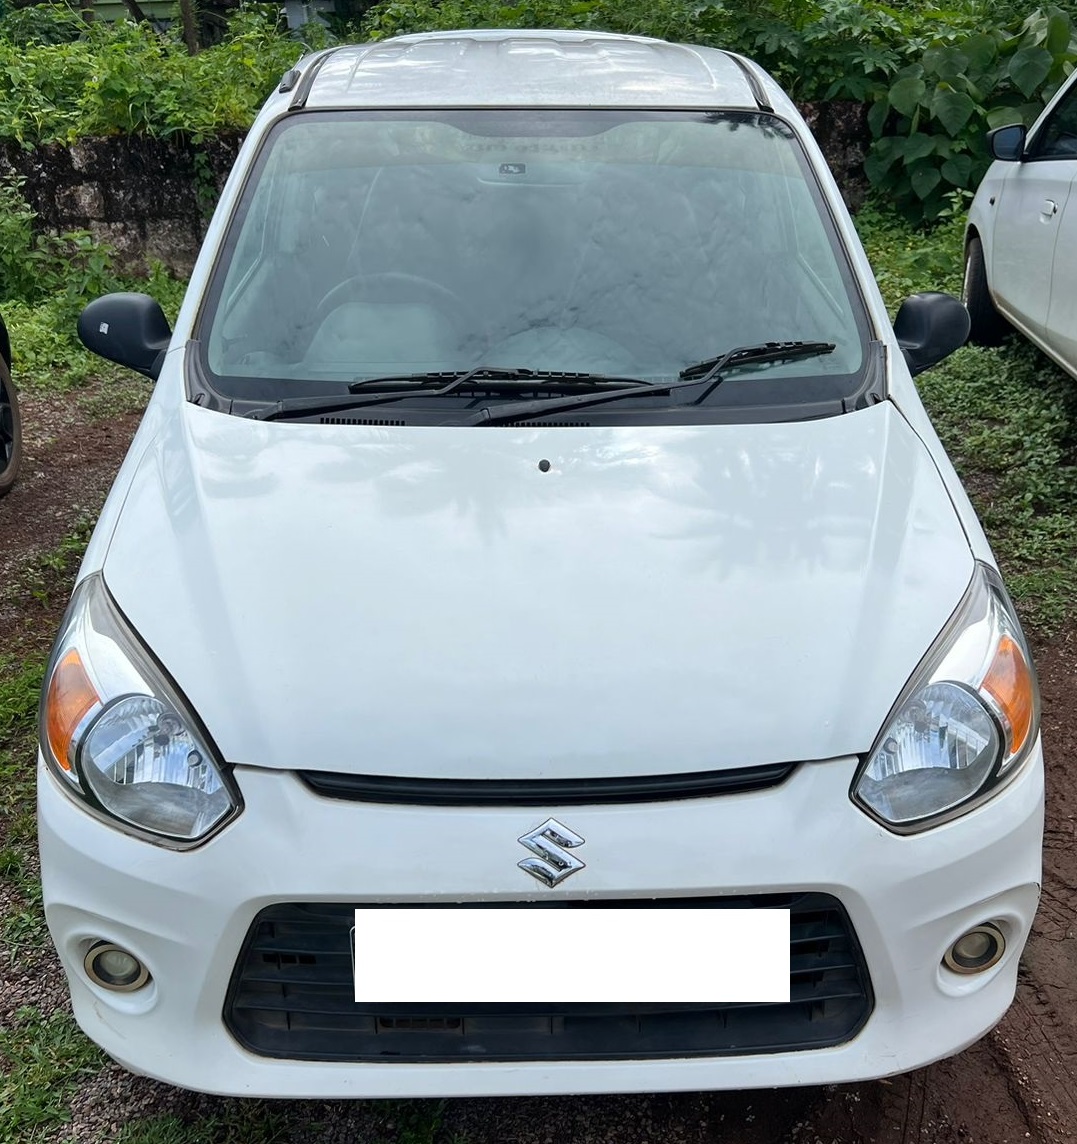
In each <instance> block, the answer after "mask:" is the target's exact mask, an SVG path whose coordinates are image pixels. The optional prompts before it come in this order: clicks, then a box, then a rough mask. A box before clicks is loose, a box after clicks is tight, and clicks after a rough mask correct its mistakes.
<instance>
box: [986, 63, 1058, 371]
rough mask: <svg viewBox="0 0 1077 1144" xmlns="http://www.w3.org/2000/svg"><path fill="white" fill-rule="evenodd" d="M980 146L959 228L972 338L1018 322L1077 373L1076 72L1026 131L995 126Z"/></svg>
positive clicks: (996, 335)
mask: <svg viewBox="0 0 1077 1144" xmlns="http://www.w3.org/2000/svg"><path fill="white" fill-rule="evenodd" d="M988 145H989V146H990V149H991V154H992V155H993V156H994V157H995V162H994V163H992V165H991V167H990V168H989V170H988V172H987V174H986V175H985V176H984V180H983V182H982V183H981V184H980V186H979V189H978V190H977V191H976V195H975V197H974V198H973V200H972V206H971V207H970V209H969V219H968V225H967V227H966V230H965V286H964V299H965V304H966V305H967V306H968V310H969V314H970V316H971V318H972V331H971V335H970V336H971V340H972V341H974V342H978V343H980V344H982V345H994V344H995V343H997V342H998V341H1000V340H1001V338H1002V337H1003V335H1004V334H1005V333H1006V332H1007V331H1008V330H1009V329H1010V327H1011V326H1013V327H1016V328H1017V329H1018V330H1020V331H1021V333H1023V334H1024V335H1025V336H1026V337H1027V338H1028V339H1029V340H1030V341H1032V342H1034V343H1035V344H1036V345H1037V346H1039V347H1040V349H1041V350H1043V352H1044V353H1046V354H1047V355H1049V356H1050V357H1052V358H1053V359H1054V360H1055V361H1056V362H1058V364H1059V365H1060V366H1062V368H1063V369H1065V370H1068V371H1069V372H1070V373H1071V374H1073V376H1074V377H1077V194H1074V193H1073V188H1074V185H1075V184H1077V72H1074V74H1073V75H1072V76H1070V78H1069V80H1068V81H1067V82H1066V83H1065V84H1064V85H1063V86H1062V88H1061V89H1060V90H1059V91H1058V93H1057V95H1056V96H1055V97H1054V99H1053V100H1051V102H1050V103H1049V104H1048V105H1047V107H1046V108H1045V110H1044V112H1043V114H1042V115H1041V116H1040V118H1039V119H1037V120H1036V122H1035V124H1034V125H1033V127H1032V129H1031V130H1030V131H1026V130H1025V128H1024V127H1023V126H1021V125H1020V124H1017V125H1015V126H1012V127H999V128H997V129H996V130H994V131H992V132H990V133H989V135H988Z"/></svg>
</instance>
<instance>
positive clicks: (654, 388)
mask: <svg viewBox="0 0 1077 1144" xmlns="http://www.w3.org/2000/svg"><path fill="white" fill-rule="evenodd" d="M834 349H835V345H834V343H833V342H760V343H759V344H758V345H754V346H737V347H736V348H735V349H731V350H727V351H726V352H725V353H724V354H722V355H720V356H719V357H714V358H707V359H706V360H705V361H701V362H696V363H695V364H694V365H690V366H686V367H685V368H684V369H683V370H681V372H680V374H678V379H677V380H676V381H667V382H655V383H652V384H635V385H631V386H624V387H622V388H620V389H611V390H607V391H606V392H605V393H583V394H578V395H576V396H574V397H565V398H562V399H558V398H549V397H547V398H538V399H536V400H532V401H513V402H510V403H509V404H507V405H499V406H497V407H496V409H495V410H494V411H493V412H491V411H490V408H489V407H488V406H487V407H484V408H483V409H480V410H479V412H478V413H476V414H474V415H473V416H471V417H469V418H467V419H466V420H465V421H464V424H465V425H500V424H504V423H505V422H506V421H508V422H512V421H521V420H527V418H529V417H542V416H545V415H546V414H548V413H561V412H563V411H564V410H570V409H579V408H584V407H589V406H592V405H601V404H603V403H605V402H607V401H619V400H620V399H621V398H623V397H637V396H639V395H640V394H641V393H645V394H648V395H650V396H654V395H657V394H661V393H673V392H675V391H676V390H680V389H692V388H697V387H698V388H700V392H699V393H698V394H695V395H693V397H692V398H691V400H689V401H682V402H679V404H682V405H698V404H699V403H700V402H701V401H703V400H704V399H705V398H706V397H707V396H708V395H709V394H710V393H711V392H712V391H713V390H715V389H716V388H717V387H718V386H719V385H721V384H722V382H723V381H725V374H724V372H723V371H724V370H726V369H729V368H730V367H731V366H739V365H750V364H751V365H754V364H757V363H760V362H775V361H791V360H793V359H795V358H802V357H819V356H821V355H822V354H829V353H833V352H834Z"/></svg>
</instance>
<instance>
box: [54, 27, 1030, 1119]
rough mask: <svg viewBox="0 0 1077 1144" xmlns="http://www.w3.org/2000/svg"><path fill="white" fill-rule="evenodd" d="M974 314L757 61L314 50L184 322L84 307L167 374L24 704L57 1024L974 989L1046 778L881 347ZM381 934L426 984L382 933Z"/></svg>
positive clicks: (257, 1062)
mask: <svg viewBox="0 0 1077 1144" xmlns="http://www.w3.org/2000/svg"><path fill="white" fill-rule="evenodd" d="M967 326H968V318H967V315H966V313H965V310H964V308H963V307H962V306H961V305H960V303H958V302H957V301H956V300H954V299H951V298H948V297H946V296H944V295H939V294H927V295H919V296H916V297H914V298H913V299H910V300H909V301H908V302H907V303H906V305H905V306H904V307H903V309H902V311H901V313H900V314H899V317H898V319H897V322H896V332H895V327H892V326H891V323H890V321H889V319H888V316H887V312H886V309H885V307H884V305H883V301H882V299H881V297H880V295H879V292H878V290H877V288H876V286H875V283H874V281H873V279H872V275H871V271H870V268H869V266H868V263H867V260H866V259H865V257H864V253H863V250H862V249H861V246H860V243H859V242H858V240H857V236H856V232H855V230H854V228H853V225H852V223H851V222H850V219H849V216H848V214H847V212H846V210H845V208H844V206H843V204H842V200H841V196H840V195H839V193H838V189H837V187H836V186H835V184H834V181H833V179H832V177H831V175H830V173H829V171H828V170H827V168H826V164H825V162H824V160H823V157H822V155H821V153H820V151H819V149H818V147H817V146H816V143H815V142H814V140H813V139H812V137H811V135H810V133H809V132H808V130H807V128H806V127H805V124H804V122H803V121H802V119H801V118H800V116H799V115H798V114H797V111H796V109H795V108H794V106H793V104H792V103H791V102H790V100H789V99H788V98H787V97H786V96H785V95H784V94H783V93H782V91H781V90H780V89H779V88H778V87H777V86H776V85H775V84H774V82H773V81H772V80H771V79H770V78H769V77H768V76H767V75H766V74H764V73H763V72H762V71H761V70H760V69H759V68H758V67H756V66H755V65H754V64H752V63H750V62H748V61H746V60H744V59H741V58H738V57H736V56H733V55H729V54H727V53H724V52H721V51H716V50H704V49H699V48H689V47H683V46H676V45H672V44H667V43H662V42H660V41H655V40H646V39H639V38H629V37H617V36H605V35H599V34H591V33H583V32H564V33H559V32H512V33H508V32H494V31H491V32H460V33H452V34H442V35H430V36H417V37H404V38H400V39H396V40H390V41H387V42H384V43H379V44H368V45H364V46H358V47H355V46H352V47H340V48H335V49H332V50H330V51H327V52H324V53H321V54H319V55H315V56H313V57H311V58H309V59H306V60H304V61H302V62H301V63H300V64H299V66H298V67H297V68H296V69H295V70H294V71H293V72H290V73H289V74H288V75H286V76H285V77H284V80H283V82H282V83H281V85H280V90H279V91H278V92H277V93H276V94H274V95H273V96H272V98H271V99H270V100H269V102H268V103H267V104H266V106H265V109H264V110H263V112H262V113H261V115H260V117H259V118H258V120H257V122H256V123H255V125H254V127H253V129H252V131H251V132H250V135H249V137H248V139H247V141H246V143H245V144H244V147H243V150H242V152H241V154H240V157H239V160H238V162H237V164H236V167H235V170H234V172H233V174H232V177H231V179H230V181H229V182H228V185H227V187H226V189H225V191H224V194H223V197H222V199H221V202H220V205H219V207H218V210H217V213H216V215H215V217H214V220H213V223H212V226H211V228H210V231H209V234H208V236H207V239H206V243H205V248H204V250H203V252H202V255H201V257H200V259H199V261H198V264H197V266H196V268H195V271H194V274H193V276H192V279H191V283H190V288H189V290H188V293H187V297H186V301H185V302H184V305H183V309H182V311H181V313H180V315H179V318H178V321H177V324H176V327H175V329H174V330H169V328H168V326H167V324H166V322H165V320H164V317H163V315H162V314H161V311H160V309H159V308H158V307H157V305H156V303H154V302H153V301H152V300H151V299H149V298H147V297H145V296H142V295H134V294H125V295H111V296H108V297H105V298H102V299H99V300H98V301H97V302H95V303H93V304H91V306H89V307H88V308H87V310H86V311H85V313H84V314H83V316H82V319H81V320H80V332H81V335H82V337H83V339H84V340H85V342H86V343H87V345H89V346H90V347H91V348H93V349H95V350H96V351H97V352H99V353H101V354H103V355H104V356H106V357H108V358H110V359H112V360H116V361H120V362H124V363H126V364H127V365H130V366H132V367H133V368H135V369H138V370H141V371H142V372H143V373H145V374H146V375H148V376H150V377H153V378H155V379H156V388H155V390H154V393H153V397H152V399H151V401H150V403H149V407H148V409H147V411H146V415H145V419H144V421H143V423H142V425H141V427H140V429H139V431H138V434H137V436H136V438H135V441H134V443H133V445H132V447H131V450H130V453H129V455H128V457H127V460H126V461H125V463H124V465H123V468H122V470H121V472H120V474H119V476H118V478H117V481H116V484H115V487H114V488H113V490H112V493H111V495H110V497H109V499H108V501H107V504H106V506H105V509H104V511H103V513H102V515H101V519H100V522H99V524H98V526H97V529H96V531H95V533H94V536H93V539H92V541H91V543H90V546H89V549H88V551H87V553H86V558H85V563H84V565H83V567H82V570H81V573H80V576H79V580H78V585H77V588H76V590H75V593H74V596H73V599H72V602H71V606H70V609H69V611H68V613H67V616H66V618H65V620H64V622H63V627H62V630H61V632H60V634H59V637H58V640H57V644H56V648H55V651H54V654H53V656H52V660H51V663H50V665H49V668H48V674H47V678H46V682H45V689H44V696H43V703H42V713H41V752H42V758H41V765H40V800H39V802H40V839H41V856H42V875H43V882H44V894H45V909H46V914H47V918H48V924H49V927H50V929H51V933H52V936H53V939H54V941H55V943H56V947H57V949H58V951H59V954H60V958H61V961H62V963H63V965H64V968H65V970H66V972H67V975H68V978H69V983H70V989H71V996H72V1000H73V1003H74V1009H75V1014H76V1016H77V1018H78V1021H79V1023H80V1024H81V1025H82V1027H83V1028H84V1029H85V1030H86V1031H87V1032H88V1033H89V1035H90V1036H91V1037H93V1039H94V1040H96V1041H97V1042H98V1043H99V1044H101V1045H103V1046H104V1047H105V1049H106V1050H107V1051H108V1052H109V1053H110V1054H112V1055H113V1056H114V1057H115V1058H116V1059H117V1060H119V1061H121V1062H122V1063H123V1064H125V1065H127V1066H128V1067H129V1068H131V1069H134V1070H136V1071H139V1072H143V1073H148V1074H150V1075H152V1076H155V1077H159V1078H162V1079H164V1080H166V1081H169V1082H171V1083H173V1084H177V1085H183V1086H186V1087H189V1088H193V1089H202V1090H209V1091H214V1092H222V1093H241V1094H244V1095H254V1094H260V1095H265V1096H293V1097H312V1096H320V1097H328V1096H386V1095H393V1096H398V1097H399V1096H450V1095H465V1094H514V1093H554V1092H560V1093H583V1092H615V1091H633V1090H663V1089H664V1090H672V1089H713V1088H729V1087H749V1086H774V1085H791V1084H815V1083H824V1082H831V1081H849V1080H855V1079H861V1078H867V1077H878V1076H882V1075H884V1074H889V1073H894V1072H898V1071H901V1070H905V1069H910V1068H913V1067H916V1066H919V1065H922V1064H924V1063H926V1062H928V1061H931V1060H934V1059H936V1058H938V1057H941V1056H944V1055H946V1054H949V1053H953V1052H956V1051H958V1050H959V1049H961V1048H962V1047H963V1046H965V1045H968V1044H969V1043H970V1042H972V1041H974V1040H975V1039H976V1038H978V1037H979V1036H981V1035H982V1034H983V1033H984V1032H985V1031H986V1030H987V1029H989V1028H990V1027H991V1026H992V1025H993V1024H994V1023H995V1022H996V1021H998V1019H999V1018H1000V1016H1001V1015H1002V1014H1003V1012H1004V1011H1005V1010H1006V1008H1007V1006H1008V1005H1009V1004H1010V1001H1011V999H1012V997H1013V993H1014V986H1015V979H1016V974H1017V962H1018V956H1019V954H1020V951H1021V949H1022V947H1023V945H1024V942H1025V940H1026V938H1027V936H1028V933H1029V928H1030V926H1031V923H1032V917H1033V913H1034V911H1035V909H1036V903H1037V898H1038V883H1039V880H1040V847H1041V834H1042V819H1043V773H1042V756H1041V748H1040V740H1039V700H1038V693H1037V689H1036V682H1035V677H1034V672H1033V669H1032V665H1031V662H1030V659H1029V653H1028V648H1027V646H1026V643H1025V640H1024V638H1023V636H1022V634H1021V630H1020V627H1019V625H1018V622H1017V619H1016V617H1015V615H1014V612H1013V608H1012V606H1011V604H1010V602H1009V600H1008V598H1007V596H1006V593H1005V591H1004V589H1003V587H1002V584H1001V581H1000V579H999V577H998V573H997V571H996V569H995V565H994V561H993V559H992V556H991V552H990V550H989V548H988V545H987V542H986V541H985V539H984V535H983V532H982V531H981V528H980V525H979V523H978V522H977V520H976V517H975V515H974V513H973V511H972V509H971V507H970V505H969V502H968V500H967V498H966V496H965V494H964V492H963V491H962V488H961V485H960V483H959V481H958V479H957V477H956V476H955V474H954V471H953V469H952V468H951V466H950V463H949V461H948V460H947V458H946V456H945V454H944V453H943V450H942V448H941V447H940V445H939V442H938V439H937V438H936V436H935V434H934V432H933V431H932V428H931V425H930V422H929V421H928V418H927V416H926V415H925V412H924V409H923V407H922V406H921V404H920V401H919V399H918V397H917V393H916V389H915V386H914V384H913V381H912V373H914V372H917V371H919V370H921V369H925V368H927V367H928V366H930V365H931V364H933V363H934V362H936V361H938V360H940V359H941V358H942V357H944V356H945V355H946V354H947V353H949V352H950V351H951V350H953V349H954V348H956V346H957V345H959V344H960V343H961V342H962V341H963V340H964V338H965V335H966V333H967ZM401 907H411V908H410V909H407V910H401ZM439 907H440V908H439ZM491 907H498V909H499V911H500V912H498V913H496V914H495V913H494V912H493V911H492V910H491ZM551 910H553V911H557V912H550V911H551ZM599 910H609V911H611V912H610V913H609V914H608V915H605V917H606V918H607V920H602V916H600V915H598V911H599ZM764 915H765V917H766V918H769V919H773V918H774V917H775V916H777V917H778V918H779V920H780V922H781V927H780V928H781V935H782V936H781V937H780V940H779V939H776V938H773V937H771V938H767V937H766V935H765V934H764V932H763V931H764V929H765V927H760V926H757V925H754V924H752V922H753V919H755V920H756V921H758V920H760V919H763V918H764ZM405 921H406V922H407V926H405ZM607 922H608V924H607ZM408 927H410V928H408ZM405 931H407V932H408V933H410V934H411V935H412V936H411V937H410V938H409V939H408V942H407V943H402V942H400V941H399V940H398V939H399V934H400V933H403V932H405ZM719 931H721V933H722V934H723V935H724V936H721V937H720V938H718V939H715V938H714V937H713V936H712V935H713V934H715V933H717V932H719ZM614 934H619V935H620V938H619V940H616V941H615V940H614V939H613V936H612V935H614ZM668 935H673V938H675V942H672V941H670V942H667V943H666V946H667V950H668V949H670V948H671V947H672V946H675V947H676V949H675V952H676V953H677V957H676V959H674V958H673V957H672V956H671V957H670V961H669V963H668V964H667V963H666V962H664V961H663V960H662V959H661V957H660V958H659V960H658V962H657V963H656V962H653V961H652V962H650V963H648V962H647V961H646V960H645V957H644V954H643V951H644V950H645V949H646V950H653V949H654V948H656V943H657V945H658V946H661V944H662V941H663V940H664V939H665V938H666V937H667V936H668ZM494 937H496V938H497V939H498V940H497V945H498V948H499V949H501V950H502V951H504V956H503V958H502V959H501V960H500V961H497V962H496V963H495V959H493V958H492V957H490V956H489V953H488V949H489V948H490V947H489V946H488V942H490V941H492V940H493V938H494ZM393 942H396V945H395V946H392V943H393ZM383 946H384V947H385V948H390V947H392V948H397V949H399V951H400V954H399V956H400V957H401V958H403V955H404V954H405V953H406V954H407V955H408V958H409V959H410V961H409V964H414V965H416V966H417V968H416V969H414V970H412V971H411V972H413V973H414V974H415V976H414V977H413V978H412V977H404V978H403V979H402V980H403V984H400V982H399V980H398V981H397V984H396V985H395V986H394V985H392V984H391V983H390V984H386V982H384V981H383V980H382V978H381V976H380V974H387V975H389V977H387V980H388V981H390V982H391V980H392V978H391V973H392V971H393V969H394V964H393V961H394V958H393V957H390V958H388V959H387V960H385V961H384V962H383V968H382V970H381V971H379V973H378V974H376V973H373V972H371V971H368V970H367V969H365V968H364V966H366V965H367V964H368V961H367V960H366V957H367V954H369V951H370V950H371V949H372V948H375V947H377V948H381V947H383ZM405 946H406V948H405ZM681 954H685V955H691V958H690V959H689V960H692V959H694V960H693V966H694V968H693V970H692V971H693V973H695V974H696V975H697V976H696V977H695V978H693V979H691V980H687V979H683V978H682V975H681V970H680V969H678V970H677V971H676V972H674V971H673V970H672V968H671V966H672V965H673V964H674V960H676V964H677V965H680V964H681V962H682V961H683V960H684V958H682V957H681V956H680V955H681ZM757 961H758V962H760V963H762V962H764V961H766V962H768V963H772V962H776V963H777V964H779V967H780V975H781V981H780V982H779V987H778V988H777V989H776V990H775V992H774V993H773V994H771V993H768V992H767V991H766V990H763V989H760V990H759V991H756V990H755V987H754V986H753V985H752V984H751V982H750V981H749V978H751V977H752V974H753V973H754V967H755V964H756V962H757ZM730 964H734V965H739V967H740V968H739V969H735V970H728V969H723V968H722V967H723V966H728V965H730ZM446 965H449V966H455V967H456V970H457V971H460V972H462V971H463V970H464V969H468V970H469V971H475V969H476V966H477V967H478V970H477V974H476V973H473V975H472V980H473V981H478V983H479V984H478V987H476V986H475V985H472V986H470V987H468V988H465V987H462V986H454V983H453V979H452V978H451V977H450V979H449V980H448V983H447V984H442V985H438V984H436V982H437V981H440V980H441V978H440V977H438V975H439V974H441V973H442V971H443V969H444V967H445V966H446ZM596 966H597V967H598V973H597V976H595V967H596ZM700 966H702V974H703V976H702V978H700V976H699V974H700V972H701V970H700ZM604 967H605V970H606V971H605V972H603V968H604ZM585 970H586V971H587V972H589V973H591V974H592V977H591V978H590V979H585V978H581V976H580V975H581V974H582V973H584V971H585ZM708 973H709V974H710V976H709V978H708V976H707V974H708ZM738 975H739V976H738ZM487 978H488V979H489V980H490V981H491V982H493V981H494V980H495V979H496V981H497V983H498V988H499V989H500V991H501V992H500V994H499V995H497V996H495V994H496V993H497V990H495V989H494V988H493V985H491V988H490V989H486V988H485V987H484V986H483V982H484V980H485V979H487ZM741 978H743V980H742V979H741ZM432 981H433V982H435V984H431V982H432ZM581 981H583V982H584V984H581ZM588 981H590V983H587V982H588ZM745 982H748V983H747V984H745ZM771 985H773V982H771ZM476 988H478V989H479V992H475V991H474V990H475V989H476ZM768 988H769V987H768ZM469 989H470V990H471V991H470V992H469ZM394 990H395V991H394ZM633 996H634V997H635V998H636V1000H635V1001H633V1000H632V997H633ZM357 998H358V1000H357ZM566 998H567V1000H566Z"/></svg>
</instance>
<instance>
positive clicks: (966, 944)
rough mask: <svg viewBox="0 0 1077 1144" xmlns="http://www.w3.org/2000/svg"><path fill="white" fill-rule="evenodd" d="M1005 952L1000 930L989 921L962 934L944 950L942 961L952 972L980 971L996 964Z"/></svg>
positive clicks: (1003, 938)
mask: <svg viewBox="0 0 1077 1144" xmlns="http://www.w3.org/2000/svg"><path fill="white" fill-rule="evenodd" d="M1005 952H1006V938H1005V936H1004V935H1003V933H1002V930H1000V929H999V928H998V926H996V925H994V924H992V923H991V922H984V923H983V924H982V925H978V926H976V927H975V928H974V929H970V930H969V931H968V933H964V934H962V935H961V936H960V937H959V938H958V939H957V941H955V942H954V944H953V945H952V946H950V948H949V949H948V950H947V951H946V954H945V956H944V957H943V959H942V961H943V964H944V965H945V966H946V968H947V969H952V970H953V971H954V973H982V972H983V971H984V970H985V969H990V968H991V966H993V965H997V964H998V962H999V961H1000V959H1001V958H1002V955H1003V954H1004V953H1005Z"/></svg>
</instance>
